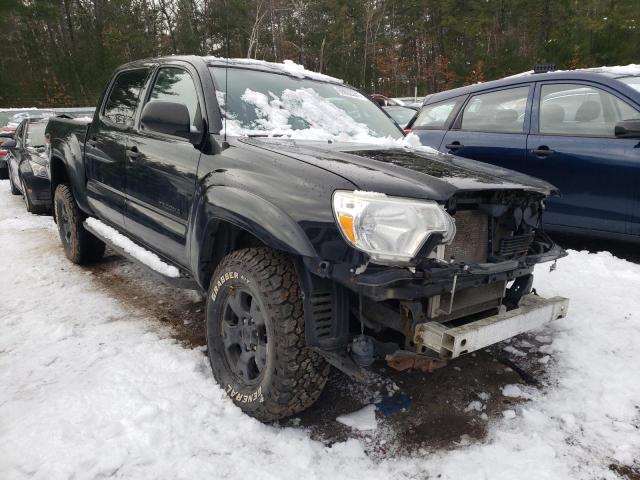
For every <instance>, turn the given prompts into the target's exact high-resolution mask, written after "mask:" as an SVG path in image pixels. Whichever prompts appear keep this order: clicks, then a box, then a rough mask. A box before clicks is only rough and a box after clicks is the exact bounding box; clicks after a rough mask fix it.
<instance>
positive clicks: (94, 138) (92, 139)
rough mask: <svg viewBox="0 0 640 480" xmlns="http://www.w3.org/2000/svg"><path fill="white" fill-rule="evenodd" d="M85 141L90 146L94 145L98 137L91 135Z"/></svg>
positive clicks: (96, 143)
mask: <svg viewBox="0 0 640 480" xmlns="http://www.w3.org/2000/svg"><path fill="white" fill-rule="evenodd" d="M87 143H88V144H89V145H90V146H92V147H95V146H96V145H98V139H96V137H92V138H90V139H89V140H87Z"/></svg>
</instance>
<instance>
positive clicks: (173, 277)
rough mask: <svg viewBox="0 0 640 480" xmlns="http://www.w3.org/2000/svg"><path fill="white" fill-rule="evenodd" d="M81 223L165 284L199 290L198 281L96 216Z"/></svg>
mask: <svg viewBox="0 0 640 480" xmlns="http://www.w3.org/2000/svg"><path fill="white" fill-rule="evenodd" d="M83 225H84V228H85V230H87V231H89V232H91V233H92V234H93V235H95V236H96V237H98V238H99V239H100V240H102V241H103V242H104V243H106V244H107V245H109V247H111V248H112V249H113V250H115V251H116V252H117V253H119V254H120V255H122V256H124V257H126V258H128V259H130V260H133V261H134V262H136V263H137V264H139V265H142V266H143V267H145V269H146V270H147V271H149V272H150V273H151V274H153V275H154V276H155V277H157V278H158V279H160V280H161V281H162V282H164V283H166V284H167V285H169V286H171V287H176V288H184V289H186V290H200V286H199V285H198V283H197V282H196V281H195V280H194V279H193V278H191V277H190V276H188V275H186V274H185V273H184V272H183V271H181V270H179V269H178V268H177V267H176V266H174V265H171V264H169V263H167V262H165V261H164V260H162V259H161V258H160V257H159V256H158V255H156V254H155V253H153V252H152V251H150V250H147V249H146V248H144V247H142V246H140V245H139V244H137V243H135V242H134V241H133V240H131V239H130V238H129V237H127V236H126V235H124V234H122V233H120V232H119V231H118V230H116V229H115V228H113V227H111V226H109V225H107V224H105V223H103V222H101V221H100V220H98V219H97V218H94V217H89V218H87V219H86V220H85V221H84V223H83Z"/></svg>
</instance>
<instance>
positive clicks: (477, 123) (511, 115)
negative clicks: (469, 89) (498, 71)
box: [460, 85, 531, 133]
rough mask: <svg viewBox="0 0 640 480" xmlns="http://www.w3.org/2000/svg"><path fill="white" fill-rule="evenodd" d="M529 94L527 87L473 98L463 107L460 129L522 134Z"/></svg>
mask: <svg viewBox="0 0 640 480" xmlns="http://www.w3.org/2000/svg"><path fill="white" fill-rule="evenodd" d="M530 90H531V86H530V85H527V86H523V87H515V88H507V89H504V90H498V91H493V92H487V93H480V94H477V95H474V96H473V97H471V99H470V100H469V102H468V103H467V105H466V106H465V107H464V110H463V112H462V120H461V122H460V129H461V130H467V131H475V132H497V133H523V132H524V123H525V117H526V112H527V101H528V98H529V92H530Z"/></svg>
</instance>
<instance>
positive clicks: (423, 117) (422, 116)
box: [411, 95, 466, 130]
mask: <svg viewBox="0 0 640 480" xmlns="http://www.w3.org/2000/svg"><path fill="white" fill-rule="evenodd" d="M465 98H466V96H464V95H463V96H461V97H455V98H451V99H449V100H443V101H441V102H438V103H432V104H430V105H425V106H424V107H422V109H421V110H420V113H419V114H418V117H417V118H416V119H415V121H414V122H413V125H412V127H411V128H412V129H414V130H442V129H446V128H448V127H449V125H450V124H451V122H452V121H453V118H454V117H455V115H456V113H457V112H458V109H459V108H460V105H462V103H463V102H464V99H465Z"/></svg>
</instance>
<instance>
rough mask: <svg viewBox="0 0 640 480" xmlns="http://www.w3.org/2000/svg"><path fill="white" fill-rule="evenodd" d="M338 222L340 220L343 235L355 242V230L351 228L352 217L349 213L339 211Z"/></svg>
mask: <svg viewBox="0 0 640 480" xmlns="http://www.w3.org/2000/svg"><path fill="white" fill-rule="evenodd" d="M338 222H340V227H341V228H342V233H344V234H345V236H346V237H347V238H348V239H349V240H351V241H352V242H353V243H356V232H355V231H354V229H353V217H352V216H351V215H345V214H343V213H341V214H340V215H339V217H338Z"/></svg>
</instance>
